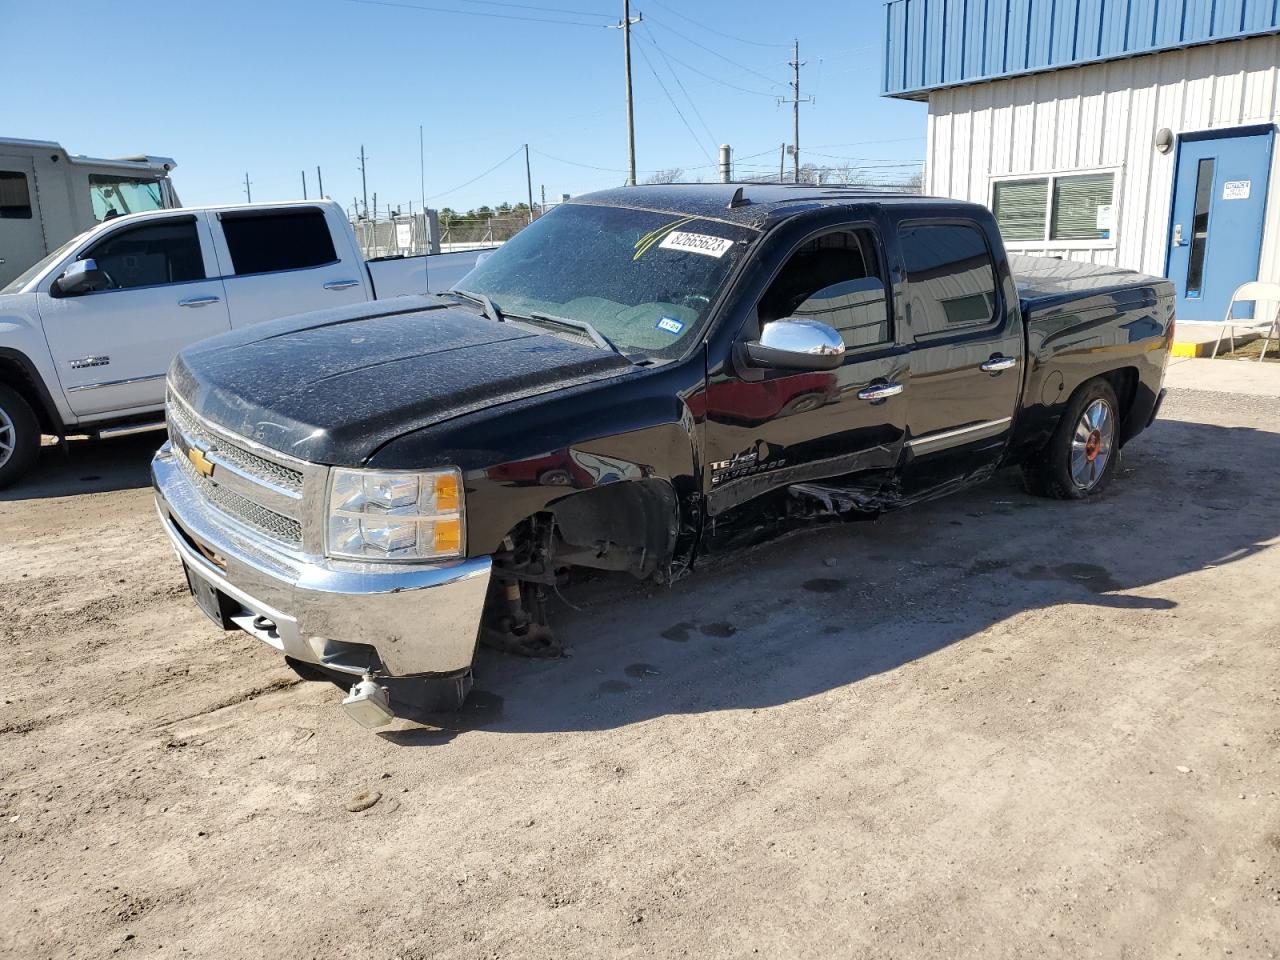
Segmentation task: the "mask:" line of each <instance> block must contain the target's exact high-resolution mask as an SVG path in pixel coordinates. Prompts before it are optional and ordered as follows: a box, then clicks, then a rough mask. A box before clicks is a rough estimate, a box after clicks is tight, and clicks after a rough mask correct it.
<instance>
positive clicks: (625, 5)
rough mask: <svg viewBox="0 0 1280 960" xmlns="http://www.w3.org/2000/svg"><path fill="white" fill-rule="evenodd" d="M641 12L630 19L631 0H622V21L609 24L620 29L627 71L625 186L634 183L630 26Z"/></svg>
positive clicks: (634, 154)
mask: <svg viewBox="0 0 1280 960" xmlns="http://www.w3.org/2000/svg"><path fill="white" fill-rule="evenodd" d="M643 19H644V15H643V14H637V15H636V18H635V19H634V20H633V19H631V0H622V22H621V23H619V24H609V26H610V28H611V29H614V30H617V29H621V30H622V63H623V66H624V67H625V68H626V71H627V186H629V187H634V186H635V185H636V118H635V112H634V110H633V109H632V105H631V26H632V24H636V23H640V22H641V21H642V20H643Z"/></svg>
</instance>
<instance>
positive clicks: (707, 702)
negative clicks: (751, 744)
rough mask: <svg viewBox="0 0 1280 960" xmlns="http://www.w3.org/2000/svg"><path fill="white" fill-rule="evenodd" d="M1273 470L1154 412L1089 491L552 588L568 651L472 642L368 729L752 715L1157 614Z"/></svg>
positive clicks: (1247, 527)
mask: <svg viewBox="0 0 1280 960" xmlns="http://www.w3.org/2000/svg"><path fill="white" fill-rule="evenodd" d="M1277 474H1280V435H1276V434H1272V433H1266V432H1261V431H1256V430H1252V429H1248V428H1226V427H1219V426H1212V425H1207V424H1196V423H1186V422H1180V421H1162V422H1160V423H1158V424H1157V425H1156V426H1155V427H1153V428H1152V430H1151V431H1149V433H1148V434H1146V435H1144V436H1143V437H1142V438H1140V439H1139V440H1137V441H1135V443H1134V444H1133V445H1131V446H1130V448H1129V449H1128V450H1127V451H1126V452H1125V457H1124V460H1123V462H1122V464H1121V472H1120V474H1119V475H1118V476H1117V477H1116V480H1115V482H1114V484H1113V486H1112V487H1111V489H1110V490H1109V492H1108V493H1107V494H1106V495H1105V496H1104V497H1102V498H1100V499H1098V500H1094V501H1089V502H1085V503H1063V502H1056V501H1049V500H1041V499H1037V498H1034V497H1031V496H1029V495H1028V494H1026V493H1025V492H1023V490H1022V487H1021V484H1020V482H1019V478H1018V476H1017V474H1016V472H1013V471H1005V472H1002V473H1001V474H999V475H998V476H997V477H996V478H994V479H993V480H991V481H990V482H988V483H986V484H984V485H982V486H980V487H977V488H974V489H971V490H969V491H966V492H964V493H961V494H958V495H956V496H953V497H951V498H948V499H945V500H939V501H937V502H935V503H932V504H926V505H922V506H917V507H914V508H912V509H910V510H904V511H902V512H900V513H897V514H893V515H890V516H887V517H885V518H884V519H882V520H881V521H879V522H877V523H863V524H851V525H844V526H832V527H824V528H821V529H816V530H812V531H808V532H804V533H801V534H797V535H793V536H791V537H789V538H787V539H785V540H782V541H777V542H774V543H772V544H767V545H765V546H762V547H759V548H756V549H754V550H751V551H748V552H746V553H743V554H739V555H736V556H733V557H730V558H727V559H723V560H720V561H719V562H717V563H714V564H708V565H704V566H703V567H702V568H700V569H699V570H698V571H697V572H695V574H694V575H693V576H691V577H689V578H687V579H686V580H684V581H682V582H680V583H679V584H677V585H675V586H674V587H670V588H665V587H653V586H647V585H638V584H636V583H635V582H634V581H629V580H628V579H626V578H624V577H620V576H619V577H613V576H609V577H602V578H600V579H597V580H594V581H591V582H587V583H583V584H579V585H576V586H574V587H571V588H569V589H567V590H566V591H565V592H564V598H563V600H564V602H563V603H560V604H558V605H557V607H556V609H555V611H554V614H553V622H554V624H555V626H556V628H557V630H558V631H559V635H560V637H561V639H562V640H563V641H564V642H565V644H566V646H567V647H568V650H569V654H570V655H569V657H567V658H566V659H563V660H558V661H530V660H521V659H517V658H514V657H509V656H502V655H498V654H494V653H491V652H490V651H487V650H482V651H481V652H480V656H479V657H478V660H477V665H476V674H477V688H476V689H475V690H474V691H473V692H472V695H471V697H470V699H469V700H468V702H467V704H466V705H465V706H464V708H463V710H462V711H461V712H460V713H458V714H454V715H447V716H440V717H438V718H437V723H438V727H435V728H432V727H419V726H415V727H410V728H408V729H398V730H390V731H387V732H384V733H383V734H382V735H383V736H384V737H386V738H387V739H388V740H391V741H393V742H396V743H400V744H405V745H416V744H421V745H426V744H434V743H440V742H443V741H445V740H448V739H450V738H452V737H453V736H456V735H457V734H458V733H460V732H463V731H467V730H474V729H486V730H489V731H494V732H513V733H516V732H549V731H559V730H593V729H607V728H612V727H618V726H622V725H626V724H633V723H637V722H641V721H644V720H646V719H650V718H652V717H656V716H660V715H664V714H669V713H702V712H711V711H721V710H742V709H756V708H766V707H770V706H774V705H778V704H782V703H787V702H789V701H794V700H797V699H801V698H805V697H810V696H813V695H815V694H820V693H823V692H825V691H828V690H831V689H834V688H837V687H843V686H846V685H848V684H853V683H857V682H858V681H859V680H862V679H863V678H866V677H869V676H873V675H875V674H879V673H882V672H885V671H890V670H894V669H896V668H898V667H900V666H902V665H903V664H906V663H908V662H910V661H912V660H916V659H918V658H921V657H926V656H928V655H930V654H931V653H934V652H935V651H937V650H940V649H942V648H944V647H947V646H949V645H951V644H955V643H964V642H968V641H970V640H972V639H973V638H974V636H975V635H976V634H979V633H980V632H982V631H983V630H985V629H987V628H989V627H991V626H993V625H996V624H999V623H1001V622H1002V621H1005V620H1007V619H1009V618H1010V617H1012V616H1014V615H1016V614H1019V613H1021V612H1024V611H1028V610H1034V609H1042V608H1046V607H1051V606H1053V607H1062V606H1064V605H1065V607H1066V608H1067V609H1068V611H1069V610H1070V609H1074V610H1075V611H1076V616H1075V617H1071V615H1070V613H1069V612H1068V618H1069V619H1068V621H1067V623H1068V624H1069V629H1068V631H1067V635H1064V636H1063V637H1062V642H1063V643H1070V642H1071V634H1072V633H1074V632H1075V631H1096V630H1105V629H1106V623H1107V618H1108V617H1109V616H1114V615H1116V614H1115V613H1114V611H1117V610H1125V611H1131V610H1138V611H1144V610H1146V611H1152V614H1151V615H1152V616H1153V618H1155V617H1161V616H1165V615H1166V614H1165V613H1163V611H1169V610H1172V609H1173V608H1174V607H1175V606H1176V604H1175V603H1174V602H1173V601H1172V600H1170V599H1168V597H1166V596H1165V595H1164V594H1163V592H1162V590H1161V586H1162V584H1164V583H1165V582H1166V581H1168V580H1170V579H1172V578H1174V577H1179V576H1183V575H1185V574H1191V573H1195V572H1196V571H1199V570H1204V569H1206V568H1210V567H1216V566H1221V565H1224V564H1230V563H1233V562H1235V561H1237V560H1240V559H1242V558H1244V557H1247V556H1250V555H1252V554H1254V553H1256V552H1258V551H1259V550H1261V549H1263V548H1264V546H1265V545H1266V542H1267V541H1269V540H1271V539H1273V538H1275V537H1276V536H1277V534H1280V512H1277V511H1276V510H1275V509H1274V505H1273V504H1272V503H1271V502H1270V500H1269V495H1268V494H1267V492H1266V491H1267V490H1269V489H1273V487H1274V484H1273V481H1272V478H1274V477H1275V476H1276V475H1277ZM1260 481H1265V482H1260ZM570 605H572V606H570ZM575 607H576V608H577V609H574V608H575ZM1152 632H1153V634H1158V632H1159V625H1158V623H1157V622H1153V626H1152Z"/></svg>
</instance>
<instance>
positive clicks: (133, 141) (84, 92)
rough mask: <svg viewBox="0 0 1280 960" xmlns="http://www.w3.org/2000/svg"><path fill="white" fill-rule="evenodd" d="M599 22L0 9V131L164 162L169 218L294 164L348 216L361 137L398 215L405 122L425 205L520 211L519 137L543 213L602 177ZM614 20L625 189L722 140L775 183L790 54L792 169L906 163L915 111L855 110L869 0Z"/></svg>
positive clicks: (611, 91) (874, 46) (300, 6)
mask: <svg viewBox="0 0 1280 960" xmlns="http://www.w3.org/2000/svg"><path fill="white" fill-rule="evenodd" d="M428 8H430V9H428ZM621 8H622V3H621V0H607V2H606V0H503V2H502V3H498V2H496V0H494V2H487V3H481V2H479V0H309V2H304V0H255V2H250V0H219V2H214V3H209V2H202V3H196V2H192V0H177V2H175V3H169V4H161V5H159V6H151V7H147V6H145V5H144V6H142V7H140V6H138V5H137V4H136V3H131V4H128V5H126V4H124V3H122V2H119V0H98V2H93V3H90V2H86V0H62V2H60V3H56V4H55V3H48V2H40V3H35V2H30V0H0V23H3V25H4V32H5V33H6V34H7V35H9V36H11V37H22V38H24V42H22V43H20V44H13V43H9V44H6V45H5V47H6V50H5V55H4V57H3V58H0V89H3V90H5V91H6V93H7V96H6V97H5V109H4V111H3V112H2V113H0V135H2V136H15V137H25V138H31V139H44V140H57V141H59V142H61V143H62V145H63V146H64V147H66V148H67V149H68V150H69V151H70V152H72V153H85V154H90V155H96V156H118V155H122V154H130V153H152V154H159V155H165V156H172V157H174V158H175V159H176V160H177V162H178V167H177V170H176V171H175V173H174V181H175V184H176V186H177V188H178V192H179V194H180V195H181V197H182V198H183V201H184V202H185V203H188V204H197V203H219V202H235V201H239V200H242V199H243V198H244V186H243V179H244V175H245V172H246V171H248V173H249V178H250V180H251V182H252V189H253V198H254V199H255V200H278V199H293V198H298V197H300V196H301V190H302V186H301V176H300V172H301V171H302V170H303V169H305V170H306V171H307V179H308V188H309V190H310V191H311V193H312V195H313V196H314V191H315V168H316V165H317V164H318V165H320V166H321V167H322V169H323V173H324V186H325V192H326V193H327V194H329V195H330V196H332V197H334V198H335V199H338V200H340V201H341V202H342V203H344V204H346V205H350V204H351V202H352V200H353V198H354V197H356V196H357V195H358V194H359V193H360V174H359V164H358V161H357V155H358V153H359V150H360V145H361V144H362V143H363V144H364V146H365V150H366V152H367V154H368V157H369V160H368V175H369V191H370V194H371V195H372V194H373V193H374V192H375V191H376V192H377V195H378V203H379V205H380V206H381V207H383V208H385V206H386V204H387V203H388V202H390V203H393V204H400V205H402V206H404V207H405V208H406V209H407V208H408V207H409V206H410V205H413V206H417V205H418V204H419V203H420V190H419V162H418V125H419V124H422V125H423V126H424V128H425V131H426V192H427V196H428V205H430V206H433V207H443V206H452V207H455V208H458V209H467V208H470V207H475V206H478V205H480V204H483V203H488V204H490V205H496V204H497V203H498V202H501V201H503V200H508V201H511V202H516V201H519V200H522V199H523V198H524V196H525V192H526V191H525V171H524V163H523V151H522V150H521V149H520V148H521V144H523V143H526V142H527V143H528V144H529V145H530V149H531V151H532V152H531V159H532V172H533V189H534V195H535V199H536V198H537V196H538V193H539V189H540V187H541V185H544V184H545V186H546V191H547V196H548V198H555V197H558V196H559V195H560V194H561V193H562V192H563V193H571V194H578V193H584V192H587V191H589V190H594V189H600V188H603V187H608V186H613V185H617V184H619V183H621V182H623V180H624V179H625V174H624V173H622V172H620V171H623V170H625V167H626V126H625V123H626V121H625V108H624V85H623V68H622V38H621V31H619V30H610V29H605V28H604V24H606V23H611V22H617V21H618V20H619V19H620V16H621ZM449 10H451V11H459V12H445V11H449ZM113 11H114V12H113ZM566 11H573V12H566ZM637 13H640V14H643V16H644V21H645V22H644V24H643V25H642V26H638V27H636V28H635V29H634V34H633V58H632V70H633V76H634V83H635V100H636V105H635V114H636V153H637V166H638V167H639V168H640V170H641V173H640V178H641V179H642V180H643V178H644V177H645V175H646V171H652V170H657V169H665V168H669V167H681V168H683V169H684V171H685V178H686V179H697V178H698V177H699V176H702V177H704V178H705V179H708V180H710V179H714V177H715V166H714V161H715V159H716V153H715V150H716V145H717V144H719V143H730V144H732V145H733V147H734V150H735V156H736V157H737V158H738V160H739V167H738V169H739V171H740V172H749V173H755V172H761V173H763V172H765V171H766V170H776V169H777V164H778V148H779V145H780V144H781V143H783V142H784V141H786V142H790V140H791V110H790V107H788V106H779V105H777V103H776V101H775V98H776V97H778V96H782V97H785V96H788V95H789V92H790V91H789V88H788V86H787V85H786V81H787V80H788V79H789V74H790V68H789V67H788V66H787V61H788V60H789V59H790V49H789V45H790V42H791V40H792V38H793V37H798V38H799V40H800V55H801V59H802V60H804V61H807V66H805V67H804V68H803V71H802V74H801V84H802V90H801V94H802V96H807V95H810V94H812V95H814V96H816V98H817V101H816V103H814V104H812V105H804V106H802V107H801V132H800V137H801V140H800V143H801V151H802V159H803V160H806V161H810V162H814V163H818V164H831V165H839V164H842V163H846V162H849V163H854V164H856V165H859V166H863V167H868V168H874V169H878V170H884V171H885V172H886V174H890V173H892V174H898V173H899V172H901V169H902V168H892V167H887V166H884V167H881V166H879V165H881V164H886V163H891V162H902V161H909V160H919V159H921V158H922V157H923V155H924V145H925V141H924V134H925V109H924V106H923V105H921V104H916V103H904V102H901V101H897V100H888V99H884V98H882V97H880V96H879V94H878V85H879V76H880V60H881V39H880V38H881V36H882V31H883V8H882V3H881V0H790V2H782V3H779V2H777V0H632V15H633V16H635V15H636V14H637ZM468 14H471V15H468ZM476 14H481V15H476ZM519 18H525V19H519ZM547 21H558V22H547ZM566 21H567V22H566ZM695 21H696V22H695ZM582 24H586V25H582ZM655 74H656V75H657V78H661V82H659V80H658V79H657V78H655ZM664 85H665V91H666V92H664ZM668 94H669V95H670V99H668ZM672 100H674V102H675V106H678V107H679V109H680V111H681V112H682V113H683V115H684V120H683V121H682V120H681V118H680V116H679V115H678V114H677V112H676V109H675V107H673V104H672V102H671V101H672ZM686 123H687V125H688V126H687V127H686ZM690 128H691V129H690ZM753 154H760V155H759V156H754V157H753V156H751V155H753ZM504 158H508V159H506V160H505V162H503V160H504ZM570 161H572V162H570ZM495 165H496V169H493V170H492V171H491V172H486V171H490V168H492V167H495ZM757 165H758V167H757ZM475 178H478V179H475ZM887 178H888V176H886V177H885V179H887ZM473 179H474V182H472V183H469V184H468V183H467V182H468V181H471V180H473Z"/></svg>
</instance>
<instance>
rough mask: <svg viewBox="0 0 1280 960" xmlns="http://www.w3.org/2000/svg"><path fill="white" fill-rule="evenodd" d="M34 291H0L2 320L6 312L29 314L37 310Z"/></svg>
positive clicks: (0, 318)
mask: <svg viewBox="0 0 1280 960" xmlns="http://www.w3.org/2000/svg"><path fill="white" fill-rule="evenodd" d="M35 306H36V296H35V294H34V293H0V320H2V319H3V317H4V316H5V314H15V313H16V314H19V315H21V316H24V317H26V316H29V315H30V314H31V313H32V311H34V310H35Z"/></svg>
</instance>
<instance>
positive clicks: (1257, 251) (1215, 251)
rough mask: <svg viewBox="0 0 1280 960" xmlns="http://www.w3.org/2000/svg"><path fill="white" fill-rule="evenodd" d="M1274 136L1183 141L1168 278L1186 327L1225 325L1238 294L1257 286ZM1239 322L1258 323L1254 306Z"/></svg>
mask: <svg viewBox="0 0 1280 960" xmlns="http://www.w3.org/2000/svg"><path fill="white" fill-rule="evenodd" d="M1274 135H1275V131H1274V128H1273V127H1271V126H1266V127H1242V128H1237V129H1236V130H1225V131H1215V132H1214V133H1213V135H1211V136H1201V135H1199V134H1192V135H1190V136H1184V137H1182V138H1181V140H1180V142H1179V145H1178V172H1177V179H1176V182H1175V185H1174V197H1173V218H1172V223H1171V227H1170V235H1169V263H1168V271H1167V272H1168V276H1169V279H1170V280H1172V281H1173V282H1174V285H1175V287H1176V288H1177V292H1178V300H1177V314H1178V319H1179V320H1211V321H1219V320H1222V319H1223V318H1224V316H1225V315H1226V311H1227V304H1228V303H1230V302H1231V295H1232V294H1233V293H1234V292H1235V291H1236V288H1237V287H1239V286H1240V285H1241V284H1243V283H1248V282H1249V281H1251V280H1257V279H1258V263H1259V258H1260V256H1261V253H1262V221H1263V216H1264V214H1265V212H1266V206H1267V180H1268V177H1269V175H1270V171H1271V147H1272V140H1273V138H1274ZM1236 316H1237V317H1240V318H1242V319H1245V318H1251V317H1252V316H1253V304H1252V303H1242V304H1239V305H1238V306H1237V307H1236Z"/></svg>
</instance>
